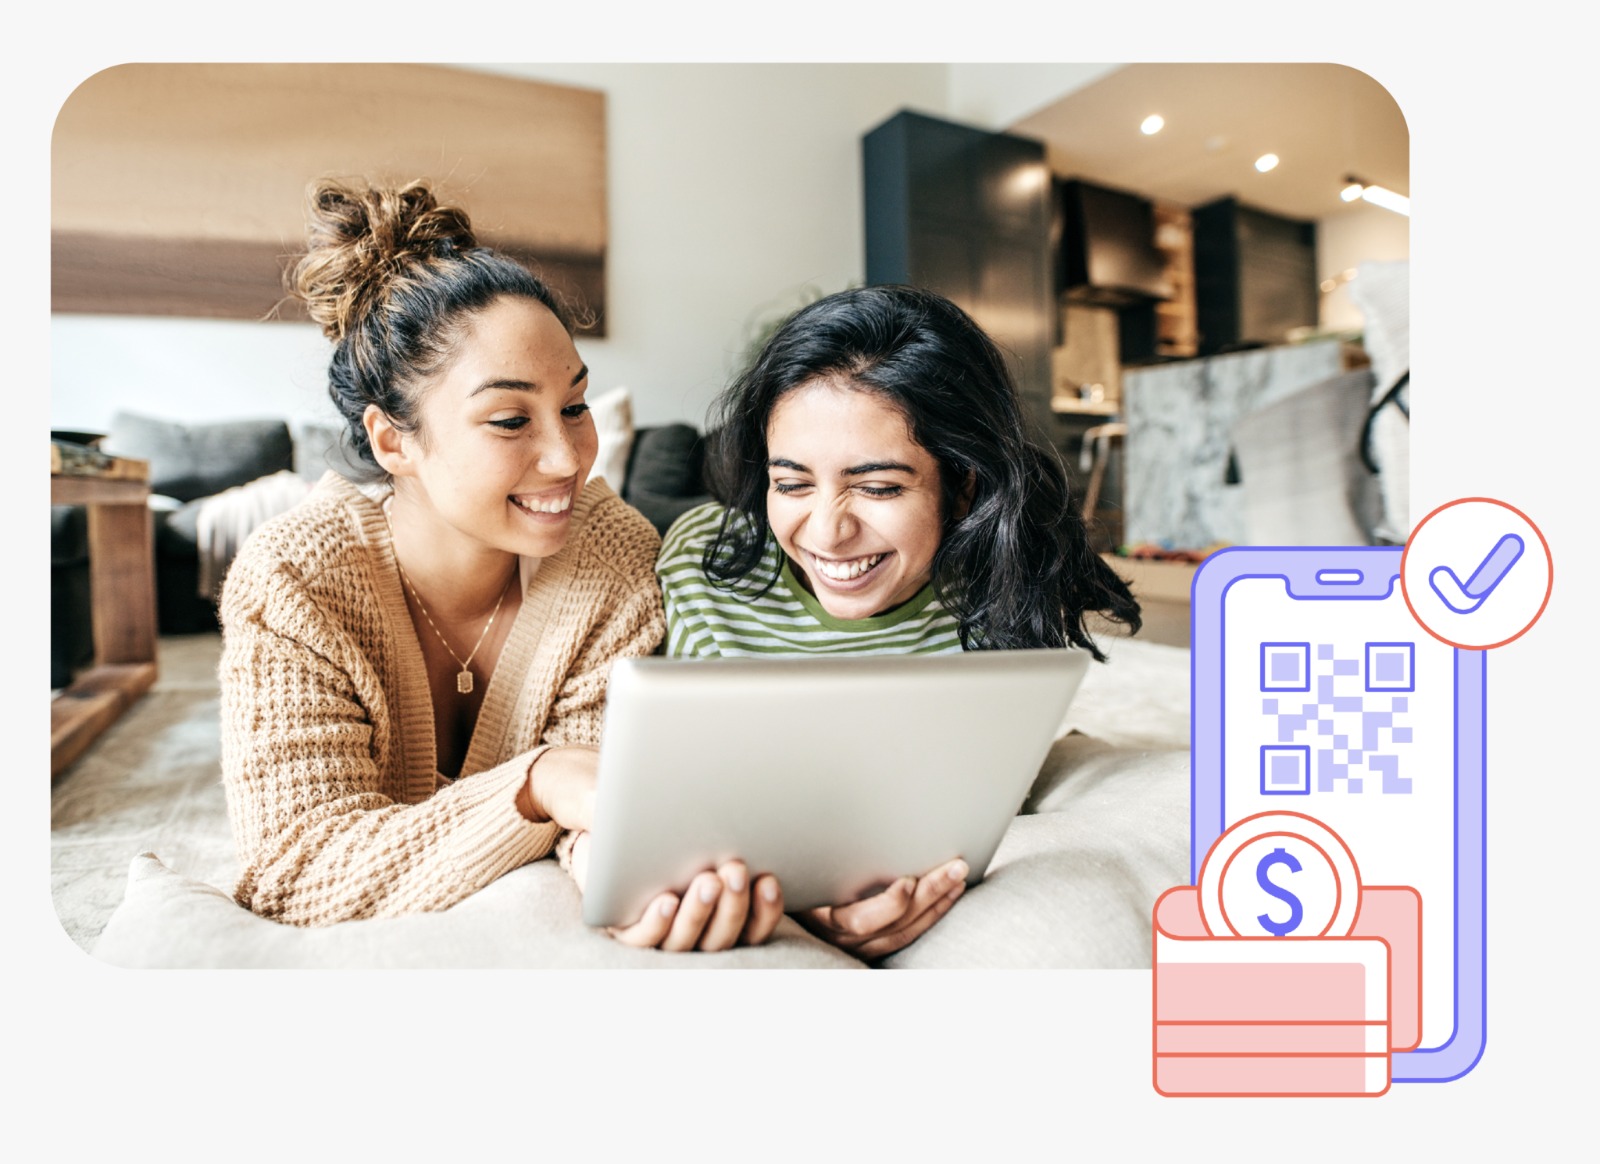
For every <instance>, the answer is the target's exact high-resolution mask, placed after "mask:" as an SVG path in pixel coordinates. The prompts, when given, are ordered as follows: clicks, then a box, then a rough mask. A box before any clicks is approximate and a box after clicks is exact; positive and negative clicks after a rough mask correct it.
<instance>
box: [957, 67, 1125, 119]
mask: <svg viewBox="0 0 1600 1164" xmlns="http://www.w3.org/2000/svg"><path fill="white" fill-rule="evenodd" d="M1120 68H1122V66H1121V65H1119V64H1118V65H1110V64H1107V65H1070V64H1031V65H1018V64H998V65H993V64H991V65H979V64H963V65H951V66H950V103H949V106H948V109H949V116H950V117H951V118H952V119H954V120H956V121H964V122H966V123H967V124H969V125H977V126H981V127H983V128H984V129H992V130H997V131H1001V130H1007V129H1010V128H1011V127H1012V126H1013V125H1015V124H1016V123H1017V122H1019V121H1021V120H1022V119H1023V118H1024V117H1027V116H1028V115H1029V114H1032V113H1037V112H1038V111H1039V110H1040V109H1043V108H1044V107H1045V106H1046V105H1051V104H1054V103H1055V102H1057V101H1059V100H1061V98H1063V97H1065V96H1066V95H1067V94H1068V93H1071V92H1072V91H1073V90H1074V89H1081V88H1083V87H1084V86H1085V85H1087V84H1089V83H1090V82H1091V81H1096V80H1098V79H1099V78H1101V77H1103V76H1105V75H1106V74H1107V73H1110V72H1113V71H1115V70H1117V69H1120Z"/></svg>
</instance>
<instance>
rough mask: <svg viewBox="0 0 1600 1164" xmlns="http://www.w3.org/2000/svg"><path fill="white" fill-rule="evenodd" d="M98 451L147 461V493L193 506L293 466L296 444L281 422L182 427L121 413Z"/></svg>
mask: <svg viewBox="0 0 1600 1164" xmlns="http://www.w3.org/2000/svg"><path fill="white" fill-rule="evenodd" d="M110 428H111V431H110V432H109V433H107V434H106V437H105V439H104V440H103V441H102V442H101V444H100V447H101V448H102V449H104V450H105V451H106V452H108V453H111V454H113V455H115V456H119V457H137V458H139V459H141V460H146V461H149V462H150V492H152V493H164V494H166V495H167V496H169V497H175V498H177V499H178V500H179V501H193V500H194V499H195V498H197V497H207V496H209V495H211V494H213V493H220V492H222V490H224V489H227V488H229V487H231V486H234V485H243V484H245V483H246V482H247V481H254V480H255V479H256V478H257V477H265V476H266V475H267V474H269V473H276V472H278V471H279V470H282V469H290V468H293V467H294V441H293V438H292V437H291V435H290V432H289V426H288V425H287V424H286V423H284V422H283V421H281V420H229V421H218V422H214V423H208V424H182V423H179V422H176V421H169V420H162V419H159V418H157V417H153V416H146V415H143V414H140V413H135V412H119V413H117V414H116V416H115V417H113V418H112V421H111V426H110Z"/></svg>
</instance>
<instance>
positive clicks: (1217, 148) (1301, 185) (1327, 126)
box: [1010, 64, 1411, 220]
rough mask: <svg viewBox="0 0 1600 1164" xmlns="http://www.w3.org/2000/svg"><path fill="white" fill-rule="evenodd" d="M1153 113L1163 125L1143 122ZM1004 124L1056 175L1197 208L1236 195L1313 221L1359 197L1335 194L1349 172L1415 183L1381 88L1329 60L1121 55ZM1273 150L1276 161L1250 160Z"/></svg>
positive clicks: (1393, 109) (1404, 140)
mask: <svg viewBox="0 0 1600 1164" xmlns="http://www.w3.org/2000/svg"><path fill="white" fill-rule="evenodd" d="M1152 113H1159V114H1160V115H1161V116H1162V117H1163V118H1164V119H1165V121H1166V125H1165V126H1164V127H1163V128H1162V130H1161V131H1160V132H1159V133H1157V134H1154V135H1151V136H1146V135H1145V134H1143V133H1141V132H1140V130H1139V125H1140V122H1142V121H1143V120H1144V119H1145V118H1146V117H1147V116H1148V115H1150V114H1152ZM1010 132H1012V133H1018V134H1022V135H1024V136H1027V137H1033V138H1038V139H1040V140H1042V141H1044V142H1045V144H1046V147H1047V150H1048V156H1049V159H1050V167H1051V169H1052V170H1054V171H1055V172H1056V173H1058V174H1061V175H1062V176H1064V177H1075V178H1083V179H1085V180H1087V181H1091V182H1095V183H1098V184H1100V185H1105V186H1113V187H1116V188H1118V189H1122V190H1127V191H1131V192H1133V193H1136V194H1141V195H1143V196H1144V197H1146V198H1151V199H1156V200H1161V201H1170V202H1176V203H1179V204H1181V205H1184V206H1197V205H1199V204H1201V203H1203V202H1209V201H1211V200H1212V199H1214V198H1220V197H1223V196H1225V195H1230V194H1231V195H1233V196H1234V197H1236V198H1238V199H1239V201H1240V202H1243V203H1245V204H1247V205H1250V206H1255V207H1257V208H1259V209H1262V210H1268V211H1272V212H1274V213H1277V214H1282V215H1287V216H1289V217H1291V218H1301V219H1310V220H1317V219H1323V218H1331V217H1335V216H1338V215H1340V214H1347V213H1350V212H1351V211H1352V210H1354V209H1356V208H1358V207H1361V206H1363V204H1362V203H1360V202H1356V203H1353V204H1352V203H1346V202H1343V201H1341V200H1340V198H1339V191H1340V189H1341V187H1343V186H1344V184H1345V177H1346V175H1355V176H1357V177H1360V178H1361V179H1363V180H1364V181H1366V182H1369V183H1375V184H1377V185H1379V186H1387V187H1388V188H1389V189H1391V190H1394V191H1395V192H1397V193H1400V194H1404V195H1407V196H1409V195H1410V193H1411V161H1410V159H1411V138H1410V132H1409V131H1408V130H1407V128H1406V122H1405V117H1404V115H1403V114H1402V113H1401V112H1400V108H1399V106H1397V105H1396V104H1395V102H1394V98H1392V97H1390V96H1389V93H1388V90H1386V89H1384V88H1383V86H1382V85H1380V84H1378V82H1376V81H1374V80H1373V79H1372V78H1371V77H1369V76H1367V75H1366V74H1365V73H1363V72H1360V71H1359V70H1357V69H1352V68H1348V67H1346V66H1344V65H1329V64H1136V65H1125V66H1123V67H1122V68H1120V69H1117V70H1116V71H1115V72H1113V73H1109V74H1107V75H1106V76H1104V77H1101V78H1100V79H1098V80H1096V81H1093V82H1091V83H1090V84H1088V85H1086V86H1084V87H1083V88H1081V89H1077V90H1075V91H1073V92H1072V93H1069V94H1068V95H1067V96H1065V97H1063V98H1062V99H1061V100H1060V101H1057V102H1056V103H1055V104H1053V105H1050V106H1047V107H1045V108H1044V109H1041V110H1039V111H1038V112H1037V113H1033V114H1031V115H1029V116H1028V117H1025V118H1023V119H1022V120H1021V121H1019V122H1017V123H1016V124H1015V125H1014V126H1012V127H1011V129H1010ZM1265 153H1275V154H1277V155H1278V157H1279V159H1280V161H1279V164H1278V166H1277V168H1275V169H1273V170H1270V171H1268V172H1267V173H1264V174H1263V173H1259V172H1257V170H1256V168H1255V160H1256V159H1257V158H1258V157H1260V156H1261V155H1262V154H1265Z"/></svg>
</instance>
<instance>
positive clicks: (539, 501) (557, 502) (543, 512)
mask: <svg viewBox="0 0 1600 1164" xmlns="http://www.w3.org/2000/svg"><path fill="white" fill-rule="evenodd" d="M572 492H573V491H572V490H571V489H564V490H562V491H561V492H560V493H558V494H554V495H546V496H544V497H515V496H514V497H512V498H511V499H510V500H511V504H512V505H515V506H516V507H517V508H518V509H520V510H522V512H523V513H526V514H530V515H532V516H535V517H544V518H550V517H564V516H566V514H567V512H568V511H569V510H570V509H571V508H572Z"/></svg>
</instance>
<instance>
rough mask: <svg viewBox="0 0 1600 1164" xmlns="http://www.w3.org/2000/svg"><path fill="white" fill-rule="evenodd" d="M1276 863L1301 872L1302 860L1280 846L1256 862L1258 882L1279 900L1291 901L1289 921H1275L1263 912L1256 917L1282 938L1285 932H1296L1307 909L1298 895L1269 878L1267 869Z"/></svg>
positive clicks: (1274, 934)
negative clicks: (1303, 906) (1302, 906)
mask: <svg viewBox="0 0 1600 1164" xmlns="http://www.w3.org/2000/svg"><path fill="white" fill-rule="evenodd" d="M1274 865H1287V866H1289V872H1291V873H1298V872H1300V862H1299V861H1297V860H1295V857H1294V854H1293V853H1286V852H1284V851H1283V850H1282V849H1281V848H1280V849H1273V850H1272V852H1270V853H1268V854H1267V855H1266V856H1265V857H1263V858H1261V860H1260V861H1258V862H1257V863H1256V884H1257V885H1259V886H1261V888H1263V889H1265V890H1266V891H1267V892H1268V893H1270V894H1272V896H1273V897H1276V898H1277V899H1278V900H1279V901H1287V902H1288V903H1289V920H1288V921H1282V922H1275V921H1273V920H1272V919H1271V918H1270V917H1268V916H1267V915H1266V914H1261V915H1260V916H1258V917H1257V918H1256V921H1258V922H1260V923H1261V928H1262V929H1264V930H1266V931H1267V932H1268V933H1269V934H1271V935H1272V936H1273V937H1275V938H1281V937H1283V935H1284V934H1289V933H1293V932H1294V930H1295V927H1296V926H1298V925H1299V924H1300V919H1301V918H1302V917H1304V916H1305V910H1304V909H1302V908H1301V906H1300V899H1299V898H1298V897H1296V896H1295V895H1294V894H1293V893H1290V892H1289V891H1288V890H1287V889H1285V888H1283V886H1281V885H1274V884H1273V883H1272V882H1271V881H1269V880H1268V879H1267V871H1268V870H1269V869H1271V868H1272V867H1273V866H1274Z"/></svg>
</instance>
